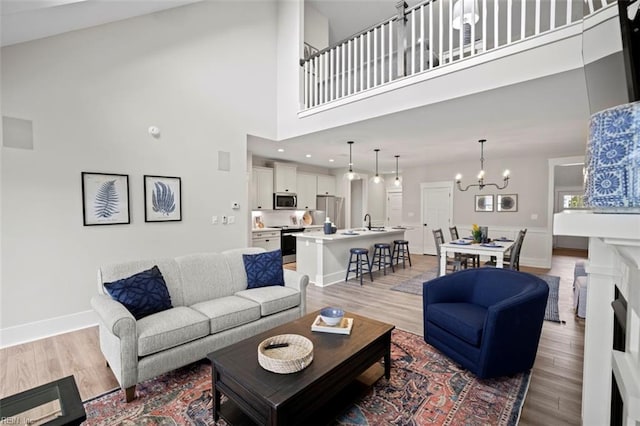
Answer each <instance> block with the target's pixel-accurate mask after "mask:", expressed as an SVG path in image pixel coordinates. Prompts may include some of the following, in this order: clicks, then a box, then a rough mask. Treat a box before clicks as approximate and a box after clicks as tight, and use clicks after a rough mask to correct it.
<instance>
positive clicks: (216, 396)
mask: <svg viewBox="0 0 640 426" xmlns="http://www.w3.org/2000/svg"><path fill="white" fill-rule="evenodd" d="M217 379H218V372H217V371H216V369H215V367H213V365H212V366H211V390H212V391H213V395H212V396H213V421H214V422H217V421H218V419H220V391H219V390H218V389H217V388H216V381H217Z"/></svg>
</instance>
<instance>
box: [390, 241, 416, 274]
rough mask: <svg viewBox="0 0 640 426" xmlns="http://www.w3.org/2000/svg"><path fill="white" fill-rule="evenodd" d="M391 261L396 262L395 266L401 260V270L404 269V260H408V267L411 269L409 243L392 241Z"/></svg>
mask: <svg viewBox="0 0 640 426" xmlns="http://www.w3.org/2000/svg"><path fill="white" fill-rule="evenodd" d="M391 259H395V260H396V265H399V264H400V259H402V269H404V268H405V266H404V264H405V260H407V259H408V260H409V267H411V254H410V253H409V241H407V240H394V241H393V254H392V255H391Z"/></svg>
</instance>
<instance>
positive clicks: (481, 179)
mask: <svg viewBox="0 0 640 426" xmlns="http://www.w3.org/2000/svg"><path fill="white" fill-rule="evenodd" d="M486 141H487V140H486V139H480V140H479V141H478V142H479V143H480V173H478V183H473V184H470V185H467V186H466V187H464V188H463V187H462V175H461V174H460V173H458V174H457V175H456V185H457V186H458V189H459V190H460V191H466V190H468V189H469V188H473V187H476V186H477V187H478V188H479V189H480V190H482V189H483V188H484V187H485V186H495V187H496V188H497V189H500V190H502V189H505V188H506V187H507V185H509V175H510V172H509V170H505V171H504V173H502V185H499V184H497V183H487V182H485V181H484V143H485V142H486Z"/></svg>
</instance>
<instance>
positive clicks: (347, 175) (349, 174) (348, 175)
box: [344, 141, 360, 180]
mask: <svg viewBox="0 0 640 426" xmlns="http://www.w3.org/2000/svg"><path fill="white" fill-rule="evenodd" d="M347 143H348V144H349V171H348V172H347V173H345V174H344V178H345V179H348V180H357V179H360V175H359V174H357V173H355V172H354V171H353V160H352V157H351V147H352V145H353V141H349V142H347Z"/></svg>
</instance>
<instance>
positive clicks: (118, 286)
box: [104, 266, 173, 320]
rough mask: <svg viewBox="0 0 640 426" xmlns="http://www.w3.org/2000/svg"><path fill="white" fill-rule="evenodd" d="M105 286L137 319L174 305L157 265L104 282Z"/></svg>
mask: <svg viewBox="0 0 640 426" xmlns="http://www.w3.org/2000/svg"><path fill="white" fill-rule="evenodd" d="M104 287H105V289H106V290H107V293H109V295H110V296H111V297H113V298H114V299H115V300H117V301H118V302H120V303H122V304H123V305H124V306H125V308H127V309H128V310H129V312H131V314H132V315H133V316H134V317H135V319H137V320H139V319H140V318H144V317H146V316H148V315H151V314H155V313H156V312H161V311H164V310H167V309H170V308H172V307H173V306H172V305H171V296H170V295H169V290H167V284H166V283H165V282H164V278H163V277H162V273H161V272H160V269H158V267H157V266H154V267H153V268H151V269H148V270H146V271H142V272H139V273H137V274H135V275H132V276H130V277H128V278H123V279H121V280H118V281H114V282H111V283H104Z"/></svg>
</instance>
